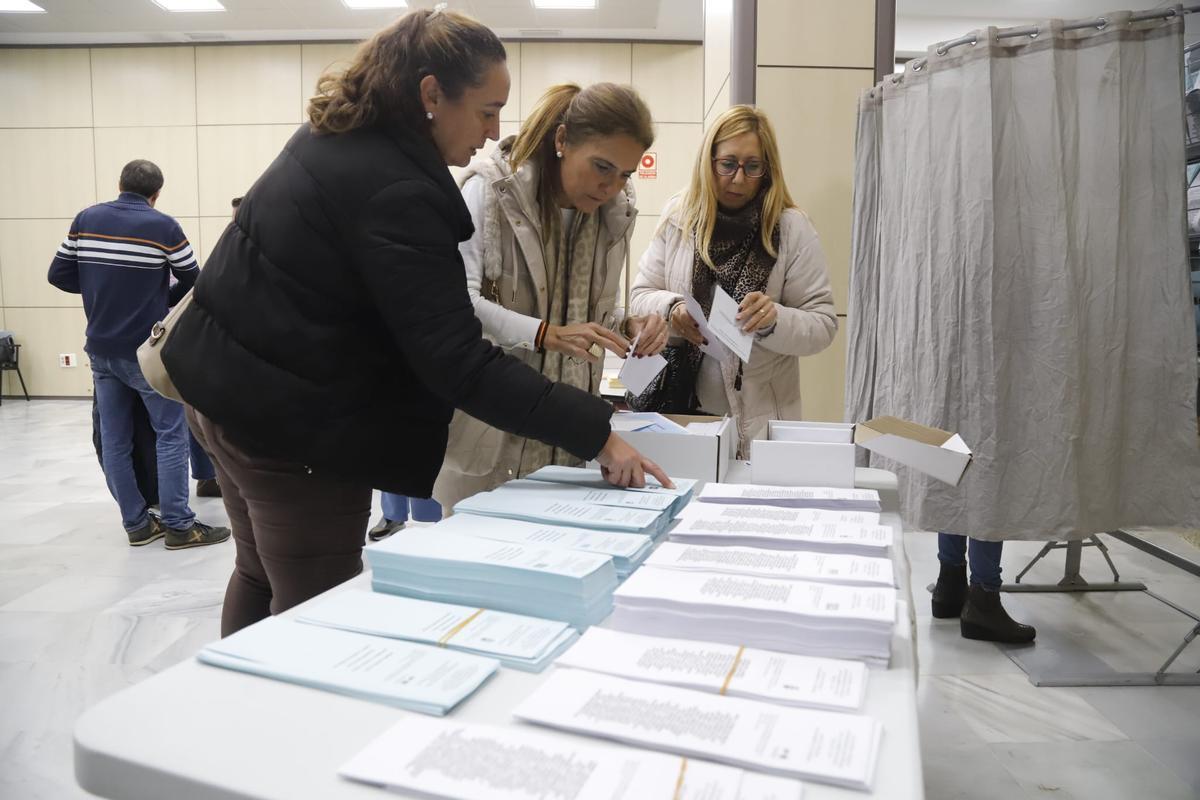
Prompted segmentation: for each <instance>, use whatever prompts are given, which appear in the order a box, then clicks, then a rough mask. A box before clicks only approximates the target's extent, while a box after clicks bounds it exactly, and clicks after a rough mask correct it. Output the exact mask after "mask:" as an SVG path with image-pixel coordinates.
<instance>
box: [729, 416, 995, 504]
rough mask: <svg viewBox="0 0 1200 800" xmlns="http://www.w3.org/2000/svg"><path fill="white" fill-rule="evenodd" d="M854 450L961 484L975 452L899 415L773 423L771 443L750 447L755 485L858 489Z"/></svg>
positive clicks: (951, 436)
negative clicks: (846, 420) (853, 420)
mask: <svg viewBox="0 0 1200 800" xmlns="http://www.w3.org/2000/svg"><path fill="white" fill-rule="evenodd" d="M855 447H863V448H865V449H867V450H870V451H871V452H873V453H877V454H878V455H881V456H884V457H885V458H890V459H892V460H893V461H897V462H899V463H901V464H904V465H905V466H908V467H911V468H913V469H915V470H917V471H919V472H923V473H924V474H926V475H929V476H931V477H933V478H937V479H938V480H940V481H943V482H944V483H948V484H950V485H951V486H957V485H958V482H959V481H960V480H961V479H962V476H963V473H964V472H965V471H966V469H967V466H968V465H969V464H970V463H971V450H970V448H969V447H967V445H966V442H964V441H963V440H962V437H960V436H959V435H958V434H956V433H951V432H950V431H943V430H940V429H938V428H930V427H928V426H926V425H919V424H917V423H915V422H909V421H908V420H903V419H900V418H899V417H876V418H875V419H871V420H867V421H866V422H859V423H857V424H850V423H836V422H793V421H788V420H772V421H770V422H769V423H768V424H767V439H766V440H756V441H753V442H751V443H750V473H751V480H752V481H753V482H754V483H763V484H773V485H776V486H830V487H834V488H843V489H844V488H852V487H853V486H854V452H855Z"/></svg>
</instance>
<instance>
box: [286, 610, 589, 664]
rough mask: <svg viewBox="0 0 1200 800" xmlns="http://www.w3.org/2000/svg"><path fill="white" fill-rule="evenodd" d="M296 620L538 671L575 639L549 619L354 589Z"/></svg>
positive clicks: (567, 628) (570, 631)
mask: <svg viewBox="0 0 1200 800" xmlns="http://www.w3.org/2000/svg"><path fill="white" fill-rule="evenodd" d="M295 618H296V619H297V620H299V621H300V622H307V623H309V624H311V625H324V626H326V627H329V628H339V629H341V630H346V631H355V632H356V633H367V634H370V635H372V636H385V637H387V638H389V639H407V640H409V641H414V642H423V643H425V644H436V645H438V646H439V647H447V648H449V649H451V650H461V651H462V652H464V653H474V654H475V655H478V656H484V657H487V658H495V659H497V660H499V662H500V663H501V664H503V665H504V666H506V667H513V668H515V669H522V670H526V671H527V672H541V671H542V670H543V669H545V668H546V665H548V664H549V663H550V662H551V661H552V660H553V659H554V658H555V657H556V656H558V655H559V654H560V653H562V652H563V651H564V650H566V649H567V648H568V647H570V646H571V644H572V643H573V642H574V641H575V640H576V639H578V638H579V634H578V633H577V632H576V630H575V629H574V628H572V627H571V626H570V625H568V624H567V623H565V622H558V621H556V620H551V619H539V618H537V617H527V616H524V615H521V614H509V613H507V612H504V611H491V610H489V609H485V608H471V607H470V606H456V605H451V604H450V603H435V602H433V601H430V600H418V599H416V598H415V597H397V596H396V595H390V594H378V593H375V592H365V591H361V590H357V589H353V590H349V591H345V592H338V593H337V594H335V595H332V596H329V597H326V598H324V599H321V600H316V601H314V602H313V603H309V604H307V605H305V606H302V607H301V608H300V610H299V611H298V612H297V613H296V617H295Z"/></svg>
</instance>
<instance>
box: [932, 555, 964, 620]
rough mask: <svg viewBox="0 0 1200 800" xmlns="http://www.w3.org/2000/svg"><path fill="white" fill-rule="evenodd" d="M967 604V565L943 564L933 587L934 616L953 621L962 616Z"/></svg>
mask: <svg viewBox="0 0 1200 800" xmlns="http://www.w3.org/2000/svg"><path fill="white" fill-rule="evenodd" d="M966 602H967V565H966V564H960V565H958V566H954V565H952V564H946V563H945V562H943V563H942V568H941V570H940V571H939V572H938V579H937V583H935V584H934V585H933V600H932V602H931V604H930V605H932V607H933V616H934V617H935V618H937V619H953V618H954V617H957V616H958V615H960V614H962V610H963V604H964V603H966Z"/></svg>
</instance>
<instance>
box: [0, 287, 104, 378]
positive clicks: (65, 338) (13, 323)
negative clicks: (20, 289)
mask: <svg viewBox="0 0 1200 800" xmlns="http://www.w3.org/2000/svg"><path fill="white" fill-rule="evenodd" d="M4 316H5V324H6V325H8V329H9V330H11V331H12V332H13V333H14V334H15V338H16V341H17V343H18V344H20V345H21V374H22V375H24V377H25V385H26V386H27V387H29V393H30V394H31V395H57V396H65V397H88V396H90V395H91V393H92V371H91V369H90V368H89V367H88V360H87V356H86V355H85V354H84V352H83V344H84V329H85V328H86V326H87V322H86V320H85V319H84V316H83V308H7V309H5V314H4ZM59 353H74V354H75V355H76V358H77V359H78V361H77V363H78V364H79V366H77V367H60V366H59V365H58V354H59ZM13 377H14V378H15V377H16V376H13ZM14 389H15V391H18V392H19V391H20V390H21V386H20V384H19V383H17V382H16V381H15V380H14V381H12V382H11V383H10V384H8V387H7V391H8V392H12V391H14Z"/></svg>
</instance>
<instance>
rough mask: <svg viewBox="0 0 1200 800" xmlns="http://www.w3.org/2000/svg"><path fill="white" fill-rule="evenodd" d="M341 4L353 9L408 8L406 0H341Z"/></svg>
mask: <svg viewBox="0 0 1200 800" xmlns="http://www.w3.org/2000/svg"><path fill="white" fill-rule="evenodd" d="M342 5H344V6H345V7H346V8H352V9H354V10H355V11H363V10H372V9H379V8H408V2H407V1H406V0H342Z"/></svg>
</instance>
